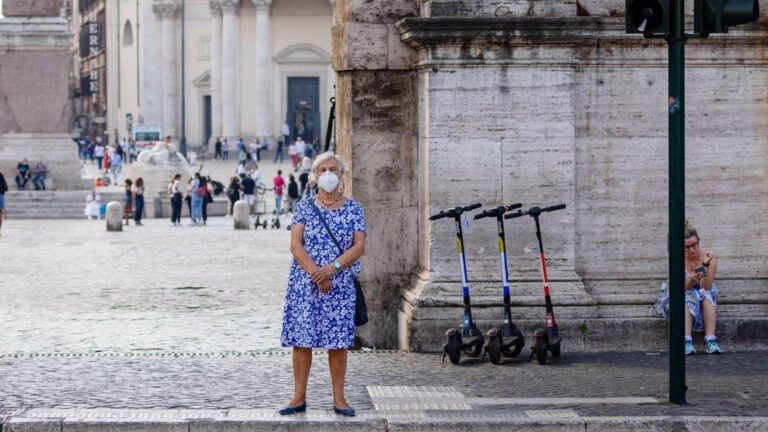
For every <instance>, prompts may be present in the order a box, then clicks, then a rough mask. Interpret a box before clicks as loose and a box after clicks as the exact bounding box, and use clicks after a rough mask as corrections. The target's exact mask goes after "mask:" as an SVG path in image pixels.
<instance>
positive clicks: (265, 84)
mask: <svg viewBox="0 0 768 432" xmlns="http://www.w3.org/2000/svg"><path fill="white" fill-rule="evenodd" d="M253 2H254V3H255V4H256V71H255V72H256V73H255V76H254V87H255V90H256V136H257V137H259V138H261V139H264V138H266V139H267V140H269V141H271V138H272V135H273V130H272V104H271V99H272V98H271V97H270V85H269V83H270V77H271V75H272V61H271V56H270V47H271V45H272V44H271V33H272V32H271V28H270V27H271V22H270V16H269V9H270V7H271V6H272V0H253Z"/></svg>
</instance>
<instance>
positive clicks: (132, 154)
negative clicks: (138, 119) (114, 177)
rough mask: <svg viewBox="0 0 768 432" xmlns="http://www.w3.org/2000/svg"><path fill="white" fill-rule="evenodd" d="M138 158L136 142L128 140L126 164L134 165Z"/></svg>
mask: <svg viewBox="0 0 768 432" xmlns="http://www.w3.org/2000/svg"><path fill="white" fill-rule="evenodd" d="M138 158H139V149H137V148H136V141H134V140H130V141H129V144H128V161H129V162H128V163H134V162H136V159H138Z"/></svg>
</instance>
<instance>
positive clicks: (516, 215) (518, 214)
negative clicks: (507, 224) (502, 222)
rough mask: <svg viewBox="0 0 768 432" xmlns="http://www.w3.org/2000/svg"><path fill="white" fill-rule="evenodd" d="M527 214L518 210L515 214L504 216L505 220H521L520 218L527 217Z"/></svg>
mask: <svg viewBox="0 0 768 432" xmlns="http://www.w3.org/2000/svg"><path fill="white" fill-rule="evenodd" d="M527 214H528V212H522V211H520V210H518V211H516V212H514V213H509V214H507V215H504V219H513V218H519V217H520V216H525V215H527Z"/></svg>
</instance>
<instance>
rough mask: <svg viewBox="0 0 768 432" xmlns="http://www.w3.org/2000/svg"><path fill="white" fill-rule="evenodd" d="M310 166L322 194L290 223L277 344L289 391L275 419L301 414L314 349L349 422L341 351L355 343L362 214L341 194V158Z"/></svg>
mask: <svg viewBox="0 0 768 432" xmlns="http://www.w3.org/2000/svg"><path fill="white" fill-rule="evenodd" d="M312 168H313V169H312V175H313V179H314V178H316V179H317V183H318V184H319V185H320V192H319V194H318V196H317V197H316V198H315V199H312V200H304V201H301V202H300V203H299V204H298V206H297V207H296V211H295V213H294V214H293V220H292V221H291V225H290V228H291V252H292V254H293V262H292V264H291V269H290V274H289V276H288V288H287V292H286V296H285V307H284V309H283V328H282V334H281V338H280V340H281V344H282V346H283V347H292V348H293V376H294V393H293V398H292V399H291V400H290V401H289V402H288V404H287V406H286V407H284V408H282V409H280V410H279V413H280V414H283V415H289V414H295V413H298V412H304V411H306V409H307V400H306V396H307V383H308V380H309V371H310V367H311V365H312V348H324V349H326V350H328V366H329V368H330V371H331V384H332V389H333V408H334V412H335V413H337V414H340V415H343V416H354V415H355V410H354V409H352V408H351V407H350V406H349V404H348V403H347V400H346V398H345V397H344V381H345V375H346V369H347V348H348V347H350V346H352V345H353V344H354V338H355V323H354V316H355V298H356V294H355V283H354V278H355V277H357V275H358V274H359V273H360V262H359V261H358V259H359V258H360V257H361V256H362V255H363V252H364V250H365V233H366V227H365V216H364V214H363V208H362V206H361V205H360V203H358V202H357V201H354V200H352V199H351V198H345V197H344V196H343V195H342V191H343V179H344V176H345V174H346V165H345V163H344V162H343V161H342V159H341V158H340V157H338V156H336V155H334V154H333V153H330V152H328V153H324V154H322V155H320V156H319V157H318V158H317V160H316V161H315V163H314V165H313V167H312ZM321 218H322V220H321ZM333 238H335V240H336V241H334V239H333ZM337 243H338V246H337ZM339 249H341V250H342V251H343V253H342V252H340V250H339Z"/></svg>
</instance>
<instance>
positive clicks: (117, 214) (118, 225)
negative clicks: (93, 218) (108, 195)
mask: <svg viewBox="0 0 768 432" xmlns="http://www.w3.org/2000/svg"><path fill="white" fill-rule="evenodd" d="M106 219H107V231H110V232H119V231H122V230H123V205H122V204H120V203H119V202H117V201H112V202H110V203H109V204H107V218H106Z"/></svg>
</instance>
